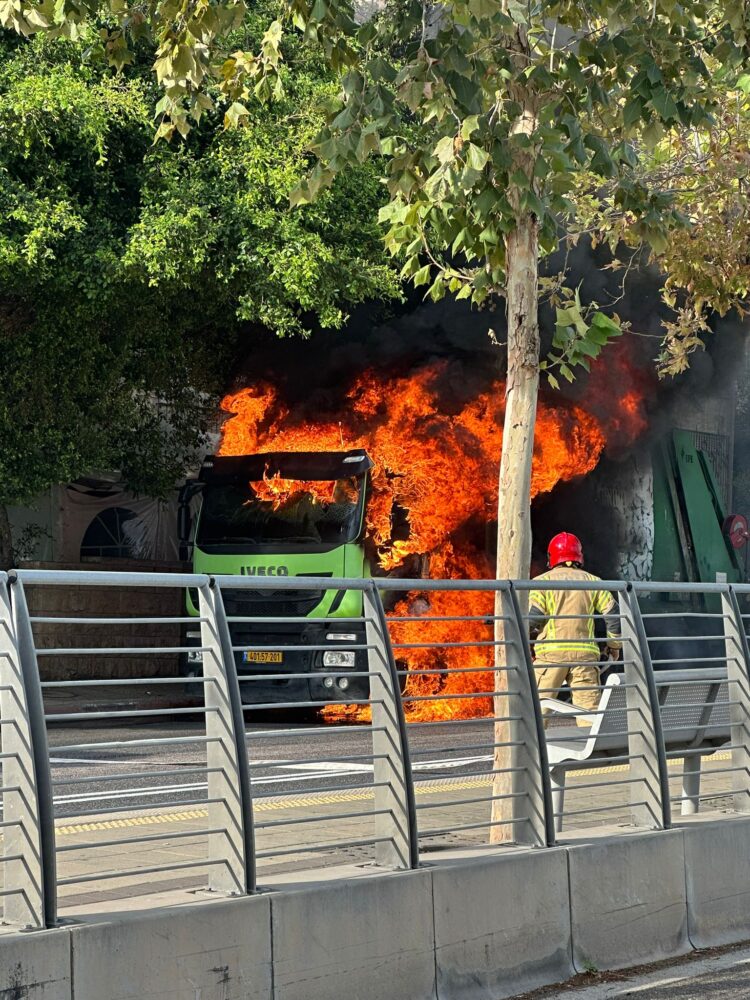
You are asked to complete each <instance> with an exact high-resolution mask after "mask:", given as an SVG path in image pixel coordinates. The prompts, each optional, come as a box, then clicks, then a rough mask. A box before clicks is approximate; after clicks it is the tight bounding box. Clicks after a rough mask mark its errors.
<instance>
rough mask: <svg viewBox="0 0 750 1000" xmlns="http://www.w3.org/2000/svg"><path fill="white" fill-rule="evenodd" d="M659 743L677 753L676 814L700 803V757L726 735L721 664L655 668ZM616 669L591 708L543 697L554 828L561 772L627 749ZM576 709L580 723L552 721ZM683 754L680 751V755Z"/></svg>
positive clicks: (599, 763)
mask: <svg viewBox="0 0 750 1000" xmlns="http://www.w3.org/2000/svg"><path fill="white" fill-rule="evenodd" d="M654 679H655V682H656V687H657V694H658V699H659V705H660V707H661V722H662V730H663V734H664V744H665V749H666V753H667V756H668V757H683V761H684V768H683V777H682V809H681V811H682V814H683V815H685V816H686V815H691V814H693V813H696V812H698V809H699V808H700V781H701V760H702V758H703V757H705V756H708V755H710V754H713V753H715V752H716V751H717V750H718V749H719V748H720V747H721V746H723V745H725V744H726V743H728V742H729V740H730V718H729V707H728V705H727V704H726V703H727V701H728V700H729V699H728V696H727V690H728V684H727V674H726V671H725V670H724V669H723V668H722V667H718V668H710V669H706V668H696V669H694V670H655V671H654ZM623 684H624V678H623V675H622V674H610V676H609V677H608V678H607V681H606V683H605V684H604V687H603V690H602V695H601V699H600V701H599V706H598V708H597V710H596V714H590V715H586V710H585V709H581V708H578V707H576V706H575V705H571V704H569V703H567V702H563V701H558V700H557V699H555V698H543V699H541V704H542V707H543V708H544V709H548V710H549V711H550V713H551V714H550V716H549V718H548V720H547V725H548V727H549V728H548V729H547V731H546V736H547V758H548V760H549V764H550V778H551V782H552V801H553V806H554V812H555V814H556V817H555V828H556V830H557V831H558V832H559V831H560V830H562V824H563V805H564V800H565V777H566V774H567V772H568V771H575V770H582V769H584V768H586V769H588V768H595V767H606V766H607V765H608V764H609V763H611V762H612V758H622V757H623V756H625V755H626V754H627V753H628V737H627V736H626V735H625V734H626V733H627V731H628V729H629V728H631V727H629V726H628V713H627V711H626V708H627V706H626V695H627V689H626V688H625V687H624V686H623ZM573 715H578V716H579V718H585V719H587V722H588V724H587V725H586V726H575V725H566V726H557V727H555V726H554V718H555V716H558V717H566V716H567V717H570V716H573ZM683 755H684V756H683Z"/></svg>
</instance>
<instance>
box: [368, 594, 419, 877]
mask: <svg viewBox="0 0 750 1000" xmlns="http://www.w3.org/2000/svg"><path fill="white" fill-rule="evenodd" d="M362 597H363V609H364V618H365V634H366V636H367V645H368V646H369V647H370V648H369V649H368V656H367V660H368V664H369V670H370V673H371V674H372V675H373V676H371V677H370V699H371V702H372V752H373V757H374V761H373V771H374V781H375V812H376V816H375V831H376V836H377V837H378V843H377V844H376V848H375V850H376V858H377V862H378V864H381V865H387V866H388V867H392V868H418V867H419V837H418V833H417V811H416V806H415V802H414V784H413V781H412V773H411V760H410V758H409V743H408V739H407V735H406V719H405V717H404V705H403V702H402V700H401V685H400V683H399V677H398V671H397V669H396V661H395V660H394V658H393V649H392V647H391V639H390V635H389V633H388V624H387V622H386V617H385V611H384V610H383V602H382V600H381V599H380V592H379V591H378V590H377V588H376V586H375V583H374V582H373V581H372V580H370V581H368V583H367V584H366V586H365V588H364V591H363V594H362ZM381 838H383V839H381Z"/></svg>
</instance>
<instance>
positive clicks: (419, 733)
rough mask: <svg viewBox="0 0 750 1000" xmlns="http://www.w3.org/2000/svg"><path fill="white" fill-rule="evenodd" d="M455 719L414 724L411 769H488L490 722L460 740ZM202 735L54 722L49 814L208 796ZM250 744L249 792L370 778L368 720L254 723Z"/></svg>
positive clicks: (158, 724) (166, 725) (182, 727)
mask: <svg viewBox="0 0 750 1000" xmlns="http://www.w3.org/2000/svg"><path fill="white" fill-rule="evenodd" d="M453 725H454V724H444V725H440V726H434V727H426V728H421V729H419V730H416V729H412V731H411V733H410V739H411V746H412V757H413V763H414V767H415V770H416V773H417V774H421V775H423V776H424V777H425V778H427V777H429V778H430V779H440V778H457V777H460V776H461V775H462V774H465V773H467V772H469V773H471V774H472V775H475V774H476V773H477V772H482V771H485V770H486V771H489V770H490V767H491V749H490V748H489V746H488V745H489V744H490V743H491V742H492V724H491V722H482V721H479V722H476V723H471V724H469V725H462V726H461V732H460V738H457V734H456V733H455V730H454V729H453ZM204 735H205V726H204V723H203V720H202V718H200V717H198V716H196V718H195V719H192V718H189V719H188V720H187V721H184V717H181V719H180V721H179V722H169V721H166V720H160V721H155V722H153V723H151V724H148V725H122V724H121V725H119V726H111V725H107V724H105V725H93V724H92V725H88V726H85V725H81V724H76V725H72V724H65V725H55V724H53V725H51V726H50V728H49V734H48V740H49V749H50V757H51V760H52V765H53V766H52V780H53V783H54V797H55V814H56V816H58V817H66V816H84V815H86V814H92V815H98V814H101V813H102V812H105V811H110V810H112V811H114V810H115V809H117V808H119V809H121V810H122V811H127V810H132V809H142V808H159V807H161V806H175V805H178V804H179V803H183V802H186V801H190V802H192V801H194V800H198V799H200V798H202V797H205V794H206V792H205V789H206V777H205V774H201V773H200V771H201V769H202V768H204V767H205V763H206V744H205V742H203V737H204ZM160 741H163V742H160ZM113 744H114V745H113ZM247 745H248V755H249V760H250V767H251V776H252V781H253V790H254V796H255V797H256V798H270V797H277V796H289V795H295V794H301V793H308V794H309V793H312V792H318V791H328V790H332V789H334V788H335V789H339V788H341V789H346V788H356V787H360V786H363V785H366V784H368V783H371V782H372V773H373V761H372V735H371V733H370V731H369V728H368V727H366V726H348V727H346V728H341V727H337V728H333V727H331V726H326V725H322V724H313V725H310V724H307V725H300V724H294V723H289V722H278V723H275V724H274V723H268V722H263V723H258V724H252V725H251V727H250V735H249V736H248V740H247ZM462 747H464V748H465V749H463V750H462V749H461V748H462Z"/></svg>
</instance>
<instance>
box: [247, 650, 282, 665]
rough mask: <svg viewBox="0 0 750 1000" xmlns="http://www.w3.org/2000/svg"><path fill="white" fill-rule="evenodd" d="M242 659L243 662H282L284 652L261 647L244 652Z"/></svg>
mask: <svg viewBox="0 0 750 1000" xmlns="http://www.w3.org/2000/svg"><path fill="white" fill-rule="evenodd" d="M242 658H243V660H244V661H245V663H283V662H284V654H283V653H277V652H275V651H274V650H270V649H263V650H254V651H253V652H250V653H245V654H244V655H243V657H242Z"/></svg>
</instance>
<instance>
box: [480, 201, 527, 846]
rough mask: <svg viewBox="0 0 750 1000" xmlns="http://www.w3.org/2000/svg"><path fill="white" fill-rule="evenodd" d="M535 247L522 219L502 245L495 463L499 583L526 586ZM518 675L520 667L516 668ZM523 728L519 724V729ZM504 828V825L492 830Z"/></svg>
mask: <svg viewBox="0 0 750 1000" xmlns="http://www.w3.org/2000/svg"><path fill="white" fill-rule="evenodd" d="M538 262H539V245H538V230H537V222H536V219H535V218H534V217H533V216H530V215H524V216H522V217H521V218H519V220H518V224H517V226H516V228H515V229H514V230H513V232H511V233H510V234H509V235H508V237H507V242H506V274H507V286H506V302H507V310H508V380H507V383H506V388H505V421H504V424H503V451H502V457H501V461H500V481H499V489H498V503H497V579H498V580H507V579H511V580H513V579H516V580H517V579H524V578H526V577H528V575H529V571H530V566H531V516H530V501H531V459H532V456H533V451H534V425H535V423H536V405H537V394H538V391H539V322H538V314H537V311H538V302H537V295H538V291H537V281H538ZM495 615H496V616H497V620H496V621H495V640H496V641H497V642H498V643H502V642H503V641H504V638H505V629H504V622H503V621H502V620H501V619H500V616H501V615H502V608H501V595H500V594H499V593H498V594H497V596H496V599H495ZM495 666H496V667H497V668H498V669H497V670H496V673H495V691H496V692H498V694H497V695H496V696H495V699H494V710H495V712H494V714H495V716H496V717H504V716H507V715H510V714H512V713H511V712H509V711H508V709H509V699H508V698H507V696H506V695H505V692H506V691H507V689H508V677H509V675H508V674H507V673H506V672H505V671H504V670H501V669H500V668H503V667H505V666H506V654H505V646H503V645H497V646H496V647H495ZM516 666H518V667H519V668H522V667H523V665H522V664H520V663H519V664H516ZM522 725H523V724H522ZM511 735H512V733H511V725H510V724H509V723H507V722H496V723H495V740H494V742H495V743H496V744H501V743H507V742H508V741H509V739H510V738H511ZM512 750H513V748H512V747H507V746H496V747H495V753H494V765H493V768H494V770H495V772H498V771H502V770H504V769H506V768H509V767H512V766H513V760H514V757H515V755H514V754H513V752H512ZM513 784H514V783H513V774H511V773H507V772H506V773H495V774H494V775H493V781H492V795H493V799H492V823H493V825H492V826H491V827H490V843H493V844H500V843H503V842H507V841H511V840H513V839H514V834H515V833H516V832H517V831H516V830H515V827H514V824H512V823H509V822H507V821H508V820H511V819H512V818H513V804H514V802H515V801H516V800H514V799H498V798H497V797H496V796H500V795H507V794H509V793H510V792H511V791H512V789H513ZM495 824H502V825H495Z"/></svg>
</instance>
